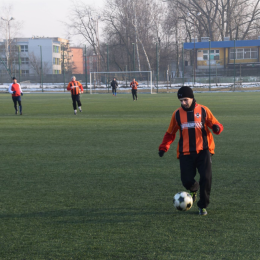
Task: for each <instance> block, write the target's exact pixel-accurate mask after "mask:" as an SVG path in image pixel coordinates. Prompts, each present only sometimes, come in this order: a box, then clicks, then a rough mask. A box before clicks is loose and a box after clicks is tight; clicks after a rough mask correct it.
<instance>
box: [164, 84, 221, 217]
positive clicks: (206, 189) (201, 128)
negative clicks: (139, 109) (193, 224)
mask: <svg viewBox="0 0 260 260" xmlns="http://www.w3.org/2000/svg"><path fill="white" fill-rule="evenodd" d="M177 96H178V99H179V100H180V102H181V107H180V108H178V109H177V110H175V111H174V112H173V115H172V119H171V122H170V125H169V128H168V130H167V132H166V134H165V135H164V138H163V141H162V143H161V145H160V146H159V156H160V157H162V156H163V155H164V153H165V152H167V151H168V150H169V148H170V145H171V143H172V142H173V141H174V139H175V137H176V132H177V131H178V130H179V133H180V139H179V143H178V147H177V158H178V159H179V160H180V170H181V181H182V184H183V186H184V187H185V188H186V189H187V190H189V191H190V194H191V196H192V198H193V201H194V202H195V201H196V196H197V191H198V190H199V189H200V199H199V201H198V203H197V205H198V207H199V215H207V210H206V208H207V206H208V204H209V197H210V190H211V179H212V171H211V162H212V161H211V157H212V155H213V154H214V148H215V143H214V139H213V136H212V134H211V132H210V130H209V129H212V131H213V133H214V134H216V135H219V134H220V133H221V132H222V131H223V129H224V127H223V125H222V124H220V123H219V122H218V120H217V119H216V118H215V117H214V116H213V114H212V113H211V111H210V110H209V109H208V108H207V107H206V106H203V105H200V104H197V103H196V100H195V98H194V95H193V91H192V89H191V88H190V87H186V86H183V87H181V88H180V89H179V90H178V93H177ZM196 169H198V172H199V174H200V180H199V183H198V182H197V181H196V180H195V176H196Z"/></svg>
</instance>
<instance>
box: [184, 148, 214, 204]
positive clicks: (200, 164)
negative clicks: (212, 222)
mask: <svg viewBox="0 0 260 260" xmlns="http://www.w3.org/2000/svg"><path fill="white" fill-rule="evenodd" d="M211 162H212V161H211V154H210V152H209V150H203V151H200V153H198V154H197V153H196V152H195V153H192V154H190V155H180V169H181V181H182V184H183V186H184V187H185V188H186V189H187V190H190V191H197V190H198V189H200V199H199V201H198V203H197V205H198V207H200V208H206V207H207V206H208V204H209V197H210V190H211V181H212V171H211ZM196 169H198V172H199V174H200V180H199V183H198V182H197V181H196V180H195V176H196Z"/></svg>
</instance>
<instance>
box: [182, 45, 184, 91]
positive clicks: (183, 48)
mask: <svg viewBox="0 0 260 260" xmlns="http://www.w3.org/2000/svg"><path fill="white" fill-rule="evenodd" d="M182 85H183V86H184V43H182Z"/></svg>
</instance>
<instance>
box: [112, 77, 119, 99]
mask: <svg viewBox="0 0 260 260" xmlns="http://www.w3.org/2000/svg"><path fill="white" fill-rule="evenodd" d="M111 87H112V93H113V96H116V88H117V87H118V83H117V81H116V78H114V79H113V80H112V81H111Z"/></svg>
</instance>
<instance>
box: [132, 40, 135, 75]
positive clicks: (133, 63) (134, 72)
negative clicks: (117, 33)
mask: <svg viewBox="0 0 260 260" xmlns="http://www.w3.org/2000/svg"><path fill="white" fill-rule="evenodd" d="M132 44H133V71H134V78H135V44H134V43H132Z"/></svg>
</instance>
